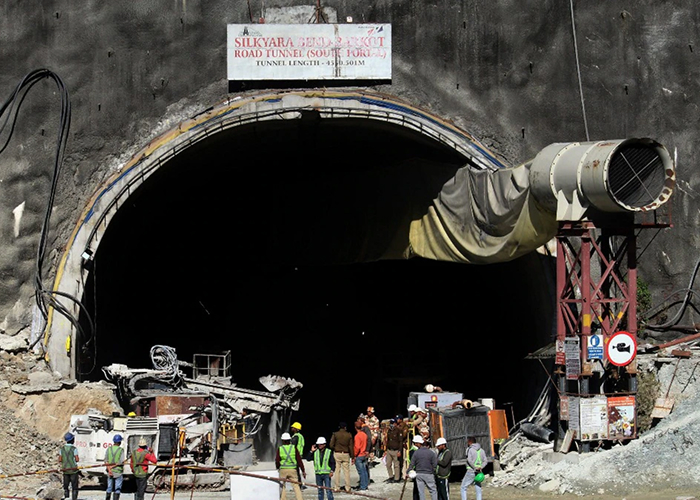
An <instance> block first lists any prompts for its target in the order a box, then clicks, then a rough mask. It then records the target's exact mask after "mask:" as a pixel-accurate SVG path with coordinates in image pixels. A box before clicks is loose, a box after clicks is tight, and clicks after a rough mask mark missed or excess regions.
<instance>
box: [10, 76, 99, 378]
mask: <svg viewBox="0 0 700 500" xmlns="http://www.w3.org/2000/svg"><path fill="white" fill-rule="evenodd" d="M45 78H48V79H50V80H53V82H54V83H55V84H56V87H57V88H58V91H59V94H60V98H61V112H60V119H59V127H58V132H57V140H56V149H55V157H54V165H53V174H52V177H51V188H50V190H49V196H48V202H47V206H46V212H45V214H44V218H43V221H42V225H41V230H40V236H39V244H38V245H37V254H36V263H35V264H36V265H35V274H34V298H35V301H36V304H37V308H38V310H39V312H40V313H41V316H42V318H43V320H44V325H43V326H42V328H41V332H42V334H40V335H38V336H37V339H36V340H35V341H34V342H32V344H31V346H30V349H33V348H34V347H35V346H36V345H37V344H38V343H39V340H40V339H41V338H43V337H45V335H46V333H47V332H46V328H47V326H48V318H49V310H50V309H53V310H54V311H56V312H57V313H59V314H61V315H62V316H64V317H65V318H66V319H68V321H69V322H70V324H71V325H73V327H74V328H75V330H76V332H77V333H78V335H79V337H80V339H81V341H82V342H83V346H84V347H85V346H89V345H90V344H91V343H92V341H93V338H94V324H93V321H92V319H91V318H90V314H89V313H88V311H87V309H86V308H85V306H84V305H83V304H82V303H81V302H80V300H78V299H77V298H76V297H74V296H72V295H69V294H67V293H64V292H58V291H49V290H48V289H46V287H45V286H44V275H43V271H44V268H45V258H46V251H47V247H48V238H49V227H50V221H51V213H52V211H53V206H54V202H55V199H56V192H57V186H58V179H59V177H60V173H61V168H62V165H63V159H64V155H65V149H66V144H67V142H68V135H69V131H70V122H71V103H70V96H69V94H68V90H67V88H66V86H65V84H64V82H63V80H62V79H61V78H60V77H59V76H58V75H57V74H56V73H54V72H53V71H51V70H48V69H45V68H41V69H37V70H34V71H31V72H30V73H28V74H27V75H25V76H24V77H23V78H22V80H21V81H20V82H19V84H18V85H17V86H16V87H15V89H14V91H13V92H12V93H11V95H10V97H9V98H8V99H7V100H6V101H5V102H4V103H3V105H2V106H1V107H0V136H2V135H3V134H6V137H5V139H4V142H3V143H2V146H1V147H0V153H2V152H3V151H5V149H6V148H7V146H8V145H9V143H10V140H11V138H12V135H13V133H14V130H15V126H16V124H17V119H18V117H19V111H20V109H21V107H22V103H23V102H24V99H25V98H26V97H27V94H28V93H29V91H30V90H31V89H32V88H33V87H34V85H36V84H37V83H39V82H40V81H42V80H44V79H45ZM8 124H10V127H9V130H8V129H7V126H8ZM55 296H60V297H64V298H67V299H69V300H71V301H72V302H73V303H74V304H77V305H78V306H79V308H80V309H81V310H82V311H83V313H84V315H85V317H86V318H87V321H88V325H89V330H88V331H87V332H86V331H85V330H84V329H83V328H82V326H81V325H80V321H79V319H78V318H77V317H75V316H74V314H73V313H72V312H71V311H70V310H69V309H68V307H66V306H64V305H63V304H62V303H61V302H59V301H58V300H57V299H56V297H55ZM43 347H44V346H42V349H43ZM92 370H94V366H93V367H92V369H91V370H90V371H89V372H87V373H81V374H82V375H85V374H88V373H91V372H92Z"/></svg>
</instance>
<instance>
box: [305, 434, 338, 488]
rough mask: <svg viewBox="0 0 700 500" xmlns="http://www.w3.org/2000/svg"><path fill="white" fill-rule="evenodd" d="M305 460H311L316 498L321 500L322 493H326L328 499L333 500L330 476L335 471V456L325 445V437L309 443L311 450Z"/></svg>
mask: <svg viewBox="0 0 700 500" xmlns="http://www.w3.org/2000/svg"><path fill="white" fill-rule="evenodd" d="M306 460H309V461H310V462H313V464H314V474H315V475H316V486H318V500H323V496H324V493H327V494H328V500H333V490H332V488H331V478H332V477H333V474H334V473H335V458H334V457H333V452H332V451H331V450H330V448H327V447H326V438H324V437H323V436H321V437H319V438H318V439H317V440H316V444H312V445H311V451H310V452H309V453H308V455H307V456H306Z"/></svg>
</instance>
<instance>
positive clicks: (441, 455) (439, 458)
mask: <svg viewBox="0 0 700 500" xmlns="http://www.w3.org/2000/svg"><path fill="white" fill-rule="evenodd" d="M445 453H447V448H445V449H444V450H442V451H441V452H440V453H438V462H439V461H440V460H442V457H444V456H445ZM438 470H440V465H436V466H435V475H436V476H437V477H439V478H440V479H447V478H448V477H450V476H449V474H448V475H447V476H444V477H443V476H440V475H439V474H438Z"/></svg>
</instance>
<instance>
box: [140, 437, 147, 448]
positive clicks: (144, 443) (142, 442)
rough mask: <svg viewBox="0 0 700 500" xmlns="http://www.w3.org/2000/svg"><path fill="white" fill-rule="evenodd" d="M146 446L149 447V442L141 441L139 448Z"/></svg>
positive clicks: (142, 439)
mask: <svg viewBox="0 0 700 500" xmlns="http://www.w3.org/2000/svg"><path fill="white" fill-rule="evenodd" d="M144 446H148V442H147V441H146V438H141V439H139V447H141V448H143V447H144Z"/></svg>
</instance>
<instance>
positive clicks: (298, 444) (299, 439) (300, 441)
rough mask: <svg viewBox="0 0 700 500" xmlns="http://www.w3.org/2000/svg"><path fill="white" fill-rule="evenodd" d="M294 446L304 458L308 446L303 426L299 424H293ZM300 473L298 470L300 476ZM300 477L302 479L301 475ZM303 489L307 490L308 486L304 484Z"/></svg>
mask: <svg viewBox="0 0 700 500" xmlns="http://www.w3.org/2000/svg"><path fill="white" fill-rule="evenodd" d="M292 444H293V445H294V447H295V448H296V449H297V451H298V452H299V456H300V457H303V456H304V446H305V445H306V441H305V439H304V436H303V435H302V433H301V424H300V423H299V422H294V423H293V424H292ZM299 473H300V471H299V469H298V468H297V474H299ZM299 475H300V477H301V474H299ZM301 489H302V490H305V489H306V486H304V485H303V484H302V485H301Z"/></svg>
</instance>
